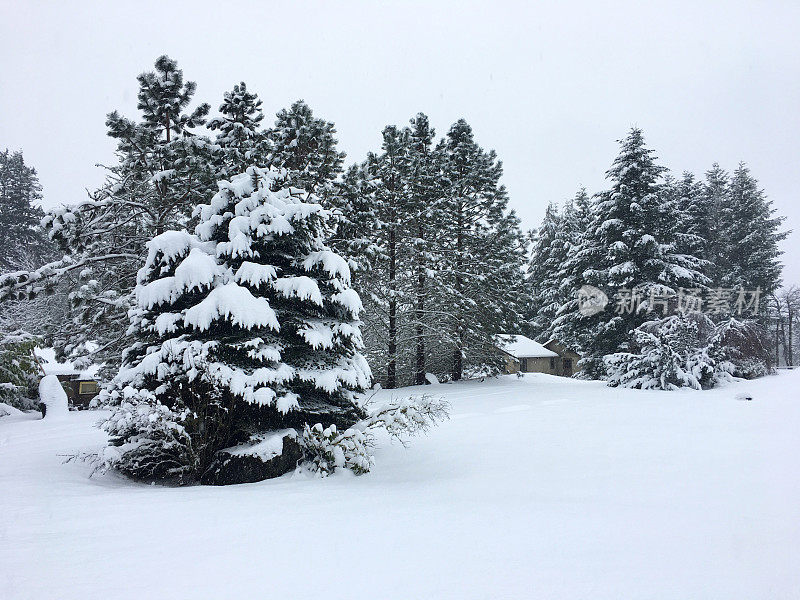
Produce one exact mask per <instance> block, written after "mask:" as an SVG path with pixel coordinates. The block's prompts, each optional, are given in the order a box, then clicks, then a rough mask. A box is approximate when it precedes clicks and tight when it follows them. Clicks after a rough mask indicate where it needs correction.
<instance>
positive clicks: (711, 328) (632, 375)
mask: <svg viewBox="0 0 800 600" xmlns="http://www.w3.org/2000/svg"><path fill="white" fill-rule="evenodd" d="M716 334H717V329H716V327H715V325H714V323H713V322H712V321H711V319H709V318H708V316H706V315H704V314H702V313H688V314H687V313H682V312H680V313H677V314H674V315H670V316H668V317H665V318H663V319H657V320H654V321H647V322H645V323H643V324H642V325H640V326H639V327H637V328H636V329H635V330H634V331H633V340H632V342H631V350H632V351H631V352H619V353H615V354H609V355H607V356H606V357H605V361H606V366H607V370H608V384H609V385H610V386H612V387H616V386H622V387H630V388H640V389H658V390H675V389H678V388H682V387H690V388H694V389H697V390H699V389H707V388H711V387H714V385H716V384H717V383H719V382H720V381H725V380H726V379H729V378H730V374H731V373H732V372H733V370H734V367H733V365H732V364H731V363H730V362H728V361H727V360H725V357H724V352H723V348H722V347H721V346H720V344H719V337H718V336H717V335H716Z"/></svg>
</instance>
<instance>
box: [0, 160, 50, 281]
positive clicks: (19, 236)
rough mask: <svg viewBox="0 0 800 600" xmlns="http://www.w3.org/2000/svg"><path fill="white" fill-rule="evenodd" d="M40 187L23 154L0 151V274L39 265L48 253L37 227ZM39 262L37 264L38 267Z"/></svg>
mask: <svg viewBox="0 0 800 600" xmlns="http://www.w3.org/2000/svg"><path fill="white" fill-rule="evenodd" d="M41 199H42V186H41V185H40V184H39V178H38V177H37V175H36V169H34V168H32V167H29V166H28V165H26V164H25V160H24V158H23V157H22V152H10V151H9V150H8V149H6V150H4V151H2V152H0V273H2V272H4V271H14V270H18V269H23V268H32V267H33V268H35V267H38V266H40V264H41V262H39V261H40V260H42V259H46V258H48V250H50V245H49V242H48V241H47V238H46V237H45V236H44V235H43V234H42V232H41V230H40V228H39V221H41V219H42V217H43V216H44V212H42V209H41V207H40V206H38V203H39V202H40V201H41ZM37 263H38V264H37Z"/></svg>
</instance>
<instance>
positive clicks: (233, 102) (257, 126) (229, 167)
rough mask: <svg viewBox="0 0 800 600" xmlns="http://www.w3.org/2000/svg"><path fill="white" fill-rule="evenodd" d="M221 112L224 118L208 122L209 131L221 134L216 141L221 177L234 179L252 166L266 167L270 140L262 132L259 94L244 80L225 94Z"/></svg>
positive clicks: (262, 115)
mask: <svg viewBox="0 0 800 600" xmlns="http://www.w3.org/2000/svg"><path fill="white" fill-rule="evenodd" d="M219 112H220V113H221V116H219V117H215V118H213V119H209V121H208V128H209V129H210V130H211V131H216V132H217V137H216V140H215V141H216V143H217V145H218V146H219V147H220V148H221V150H222V155H221V157H220V159H221V163H222V164H221V168H220V173H219V176H220V177H221V178H228V177H232V176H233V175H236V174H238V173H242V172H244V171H245V169H246V168H247V167H248V166H249V165H262V166H266V165H267V164H268V161H269V141H268V139H267V135H266V132H265V131H263V130H262V129H261V121H263V120H264V113H263V112H262V110H261V100H260V99H259V98H258V95H256V94H254V93H252V92H249V91H247V84H245V82H244V81H243V82H241V83H240V84H238V85H234V86H233V89H232V90H231V91H229V92H225V95H224V97H223V101H222V104H221V105H220V107H219Z"/></svg>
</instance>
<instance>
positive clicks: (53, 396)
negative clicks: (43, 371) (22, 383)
mask: <svg viewBox="0 0 800 600" xmlns="http://www.w3.org/2000/svg"><path fill="white" fill-rule="evenodd" d="M39 400H40V401H41V402H42V404H44V405H45V406H46V407H47V410H46V411H45V416H44V418H45V419H47V420H48V421H50V420H56V419H64V418H65V417H67V416H68V415H69V399H68V398H67V392H65V391H64V388H63V387H61V382H60V381H59V380H58V377H57V376H56V375H45V376H44V377H42V380H41V381H40V382H39Z"/></svg>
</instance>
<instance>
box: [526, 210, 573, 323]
mask: <svg viewBox="0 0 800 600" xmlns="http://www.w3.org/2000/svg"><path fill="white" fill-rule="evenodd" d="M565 212H566V211H565ZM567 218H568V216H567V215H565V218H564V219H562V218H561V215H559V212H558V206H557V205H556V204H554V203H552V202H551V203H550V204H548V205H547V209H546V210H545V213H544V219H543V220H542V224H541V225H540V226H539V227H538V228H537V229H536V230H535V231H532V232H531V242H532V246H531V258H530V263H529V265H528V273H527V281H528V284H529V285H528V293H529V296H530V303H529V305H528V309H529V313H528V333H529V334H530V335H531V337H533V338H534V339H535V338H538V337H540V336H541V335H542V334H543V333H544V332H545V331H546V330H547V329H548V327H549V325H550V324H551V322H552V319H553V317H554V316H555V313H556V311H557V309H558V308H559V307H560V304H559V305H558V306H554V304H555V302H554V301H555V294H556V293H557V292H558V290H559V281H558V277H559V275H560V267H561V265H562V264H563V260H564V258H565V257H564V256H558V257H557V256H556V254H557V252H556V246H555V244H556V238H557V237H558V235H559V232H560V231H562V232H563V231H564V230H565V229H566V223H567Z"/></svg>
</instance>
